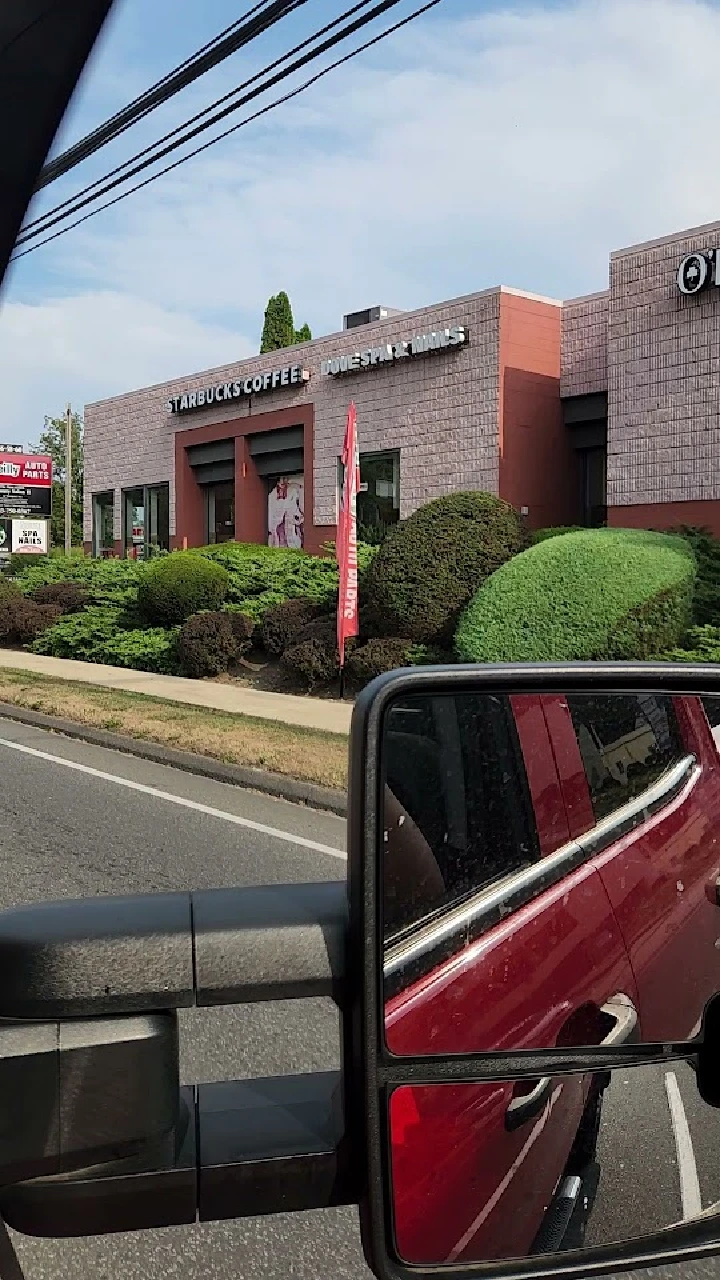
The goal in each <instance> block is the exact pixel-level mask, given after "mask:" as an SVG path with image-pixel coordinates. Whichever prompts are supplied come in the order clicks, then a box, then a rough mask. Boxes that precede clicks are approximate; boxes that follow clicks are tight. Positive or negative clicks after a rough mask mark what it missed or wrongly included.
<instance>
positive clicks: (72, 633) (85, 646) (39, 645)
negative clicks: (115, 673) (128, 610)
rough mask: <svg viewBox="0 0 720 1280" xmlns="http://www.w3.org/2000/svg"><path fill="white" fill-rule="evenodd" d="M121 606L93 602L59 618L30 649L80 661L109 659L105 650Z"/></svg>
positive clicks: (107, 648)
mask: <svg viewBox="0 0 720 1280" xmlns="http://www.w3.org/2000/svg"><path fill="white" fill-rule="evenodd" d="M122 616H123V613H122V609H118V608H116V607H115V606H113V605H93V606H92V607H91V608H89V609H85V610H84V611H83V612H82V613H74V614H71V615H69V616H68V617H67V618H61V619H60V620H59V621H58V622H56V623H55V625H54V626H53V627H51V628H50V629H49V630H48V631H46V632H45V634H44V635H43V636H41V637H40V639H39V640H37V641H36V643H35V644H34V645H33V646H32V650H33V653H46V654H49V655H50V657H53V658H76V659H77V660H78V661H79V662H108V661H109V658H107V657H106V654H107V652H108V650H109V649H110V647H111V646H112V643H113V641H114V639H115V636H116V634H117V632H118V630H119V629H120V621H121V618H122Z"/></svg>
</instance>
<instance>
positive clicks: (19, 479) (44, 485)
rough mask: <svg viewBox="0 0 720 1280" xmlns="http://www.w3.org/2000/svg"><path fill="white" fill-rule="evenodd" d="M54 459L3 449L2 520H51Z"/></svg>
mask: <svg viewBox="0 0 720 1280" xmlns="http://www.w3.org/2000/svg"><path fill="white" fill-rule="evenodd" d="M51 501H52V458H51V457H49V456H48V455H47V454H41V453H17V452H16V451H15V450H14V449H6V450H0V518H3V517H5V518H8V519H11V518H13V517H16V518H17V517H19V518H21V519H28V518H32V517H39V518H41V519H44V520H49V519H50V510H51Z"/></svg>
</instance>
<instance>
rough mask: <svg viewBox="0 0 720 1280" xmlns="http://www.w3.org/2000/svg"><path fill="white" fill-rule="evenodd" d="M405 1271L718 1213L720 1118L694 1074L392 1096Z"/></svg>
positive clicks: (686, 1070) (550, 1249) (557, 1080)
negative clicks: (704, 1097) (712, 1211)
mask: <svg viewBox="0 0 720 1280" xmlns="http://www.w3.org/2000/svg"><path fill="white" fill-rule="evenodd" d="M388 1131H389V1135H390V1144H391V1160H390V1167H391V1170H392V1220H393V1224H394V1242H395V1248H396V1250H397V1253H398V1256H399V1257H400V1259H401V1260H402V1261H404V1262H407V1263H411V1264H412V1263H416V1264H419V1265H425V1266H430V1265H435V1266H438V1265H442V1264H447V1265H451V1264H452V1263H456V1264H457V1263H466V1264H469V1263H477V1262H490V1261H497V1260H500V1259H503V1258H519V1257H528V1256H535V1255H537V1254H541V1253H555V1252H565V1251H567V1250H572V1249H588V1248H592V1247H593V1246H598V1245H608V1244H613V1243H621V1242H623V1241H626V1240H630V1239H636V1238H638V1237H641V1236H645V1235H649V1234H652V1233H653V1232H656V1231H662V1230H664V1229H666V1228H668V1227H670V1226H675V1225H677V1224H678V1223H682V1222H683V1221H687V1220H689V1219H692V1218H695V1217H698V1216H699V1215H700V1214H701V1213H703V1212H707V1210H708V1209H709V1208H711V1206H712V1207H717V1208H718V1209H720V1203H719V1202H720V1164H719V1163H718V1160H717V1150H718V1144H719V1143H720V1111H719V1110H715V1109H713V1108H711V1107H708V1106H706V1104H705V1103H704V1102H703V1101H702V1100H701V1098H700V1096H699V1093H698V1089H697V1083H696V1080H695V1073H694V1071H693V1068H692V1066H691V1065H690V1064H689V1063H687V1062H675V1063H673V1065H672V1067H671V1068H668V1067H665V1066H652V1067H631V1068H622V1069H616V1070H615V1071H613V1073H612V1076H611V1074H610V1073H609V1072H607V1073H603V1074H601V1075H594V1076H593V1075H582V1074H579V1075H573V1076H565V1077H554V1078H552V1079H545V1080H524V1081H493V1082H484V1083H482V1084H459V1085H456V1084H451V1085H446V1084H441V1085H432V1086H428V1087H422V1088H421V1087H418V1086H407V1085H403V1086H402V1087H400V1088H398V1089H396V1090H395V1091H394V1092H393V1094H392V1095H391V1099H390V1123H389V1126H388Z"/></svg>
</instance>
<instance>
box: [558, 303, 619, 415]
mask: <svg viewBox="0 0 720 1280" xmlns="http://www.w3.org/2000/svg"><path fill="white" fill-rule="evenodd" d="M609 298H610V295H609V293H608V291H607V290H605V291H604V292H603V293H591V294H588V295H587V297H584V298H572V299H571V300H570V301H569V302H565V303H563V310H562V329H561V334H562V339H561V340H562V349H561V358H560V359H561V365H560V395H561V396H585V395H590V394H591V393H594V392H598V391H607V350H608V335H607V327H608V303H609Z"/></svg>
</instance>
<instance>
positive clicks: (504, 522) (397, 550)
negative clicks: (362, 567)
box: [364, 493, 529, 644]
mask: <svg viewBox="0 0 720 1280" xmlns="http://www.w3.org/2000/svg"><path fill="white" fill-rule="evenodd" d="M528 541H529V538H528V533H527V531H526V529H525V525H524V524H523V521H522V519H521V517H520V516H519V515H518V513H517V511H515V509H514V508H513V507H511V506H510V505H509V503H507V502H503V501H502V500H501V499H500V498H496V497H494V495H493V494H490V493H453V494H449V495H448V496H447V497H444V498H436V499H435V500H434V501H433V502H428V503H427V505H426V506H424V507H420V508H419V509H418V510H417V511H415V512H413V514H412V515H411V516H409V518H408V519H407V520H403V521H401V523H400V524H398V525H395V527H394V528H393V529H392V530H391V531H390V533H389V534H388V536H387V538H386V539H385V541H384V543H383V544H382V546H381V547H380V549H379V551H378V552H377V555H376V556H375V557H374V559H373V561H372V563H371V565H370V567H369V569H368V572H367V575H366V578H365V584H364V586H365V597H366V604H367V612H368V621H369V623H370V625H371V626H372V628H373V630H376V629H377V630H378V631H379V634H382V635H385V636H401V637H402V636H408V637H409V638H410V639H411V640H415V641H418V642H419V643H421V644H443V643H446V644H449V643H451V641H452V637H453V634H454V632H455V626H456V623H457V619H458V617H459V616H460V613H461V612H462V610H463V609H464V607H465V605H466V604H467V603H468V601H469V600H470V599H472V597H473V595H474V594H475V592H476V591H477V589H478V587H479V586H480V585H481V584H482V583H483V582H484V581H485V579H486V578H487V577H489V575H490V574H491V573H493V572H494V571H495V570H496V569H498V568H499V567H500V565H502V564H504V563H505V561H506V560H509V559H510V558H511V557H512V556H515V555H517V554H518V552H520V551H523V550H524V549H525V547H527V545H528ZM380 628H381V630H379V629H380Z"/></svg>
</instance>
